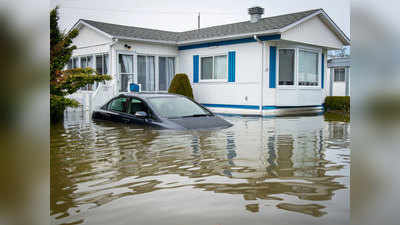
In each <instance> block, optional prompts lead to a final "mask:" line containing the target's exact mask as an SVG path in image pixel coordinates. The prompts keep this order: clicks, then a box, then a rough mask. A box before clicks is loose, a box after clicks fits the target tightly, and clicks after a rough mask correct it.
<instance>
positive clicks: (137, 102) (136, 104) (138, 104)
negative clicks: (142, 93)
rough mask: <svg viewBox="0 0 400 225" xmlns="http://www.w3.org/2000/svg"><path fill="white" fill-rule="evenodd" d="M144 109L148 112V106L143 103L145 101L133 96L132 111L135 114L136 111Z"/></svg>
mask: <svg viewBox="0 0 400 225" xmlns="http://www.w3.org/2000/svg"><path fill="white" fill-rule="evenodd" d="M139 111H143V112H146V113H147V108H146V106H145V105H144V104H143V102H142V101H141V100H139V99H136V98H132V99H131V106H130V113H131V114H133V115H135V113H136V112H139Z"/></svg>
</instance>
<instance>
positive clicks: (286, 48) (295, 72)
mask: <svg viewBox="0 0 400 225" xmlns="http://www.w3.org/2000/svg"><path fill="white" fill-rule="evenodd" d="M279 50H294V62H293V64H294V65H293V66H294V68H293V73H294V74H293V85H280V84H279V76H280V71H279V60H280V59H279V58H280V57H279ZM297 50H298V49H297V48H295V47H278V48H277V55H278V56H277V57H276V58H277V60H276V61H277V63H276V64H277V71H278V76H277V79H276V87H279V88H281V89H296V88H297V73H298V60H297V57H298V51H297Z"/></svg>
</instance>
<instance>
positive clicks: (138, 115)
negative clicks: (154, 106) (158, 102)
mask: <svg viewBox="0 0 400 225" xmlns="http://www.w3.org/2000/svg"><path fill="white" fill-rule="evenodd" d="M135 116H136V117H138V118H142V119H144V118H146V117H147V113H146V112H144V111H137V112H136V113H135Z"/></svg>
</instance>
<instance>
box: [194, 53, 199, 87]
mask: <svg viewBox="0 0 400 225" xmlns="http://www.w3.org/2000/svg"><path fill="white" fill-rule="evenodd" d="M198 82H199V55H194V56H193V83H198Z"/></svg>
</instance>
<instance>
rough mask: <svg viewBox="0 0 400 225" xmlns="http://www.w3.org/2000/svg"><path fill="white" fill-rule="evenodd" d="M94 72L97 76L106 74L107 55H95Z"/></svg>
mask: <svg viewBox="0 0 400 225" xmlns="http://www.w3.org/2000/svg"><path fill="white" fill-rule="evenodd" d="M96 72H97V73H98V74H107V73H108V54H101V55H96Z"/></svg>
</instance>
